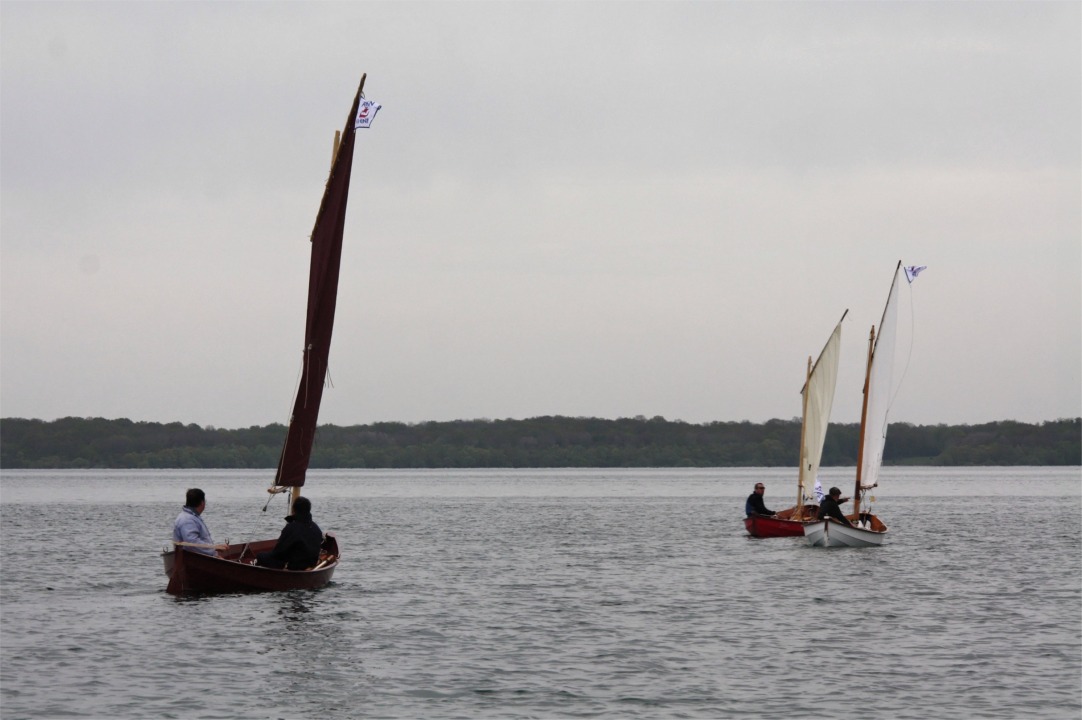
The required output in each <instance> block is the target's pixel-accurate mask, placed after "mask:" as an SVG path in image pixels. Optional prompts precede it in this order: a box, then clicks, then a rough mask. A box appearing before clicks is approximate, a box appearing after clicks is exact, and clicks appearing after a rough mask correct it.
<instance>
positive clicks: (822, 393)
mask: <svg viewBox="0 0 1082 720" xmlns="http://www.w3.org/2000/svg"><path fill="white" fill-rule="evenodd" d="M848 313H849V311H848V310H846V311H845V312H844V313H842V317H841V320H838V324H837V325H836V326H835V327H834V332H832V333H831V334H830V337H829V338H828V339H827V342H826V345H824V346H823V349H822V350H821V351H820V353H819V357H818V359H816V361H815V363H814V364H812V359H811V357H810V356H809V357H808V370H807V375H806V377H805V380H804V387H803V388H801V389H800V394H801V395H802V396H803V398H804V401H803V413H802V419H801V423H800V470H799V471H798V472H797V481H796V505H794V506H793V507H791V508H787V509H785V510H781V511H779V512H778V513H777V514H776V515H775V516H774V517H769V516H766V515H751V516H748V517H746V518H745V519H744V527H745V528H746V529H747V531H748V534H749V535H751V536H752V537H759V538H771V537H799V536H801V535H803V534H804V524H805V523H807V522H811V521H814V520H815V519H816V517H817V516H818V511H819V507H818V505H815V504H814V503H812V502H811V497H810V492H811V489H812V488H814V487H815V478H816V476H817V475H818V473H819V461H820V460H821V459H822V457H823V443H825V442H826V437H827V426H828V425H829V423H830V409H831V406H832V405H833V404H834V387H835V386H836V385H837V381H838V358H839V357H840V355H841V352H840V349H839V348H840V347H841V340H842V321H843V320H845V316H846V315H847V314H848Z"/></svg>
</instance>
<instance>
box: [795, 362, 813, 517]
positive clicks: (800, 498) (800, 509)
mask: <svg viewBox="0 0 1082 720" xmlns="http://www.w3.org/2000/svg"><path fill="white" fill-rule="evenodd" d="M811 374H812V358H811V355H809V356H808V374H807V376H806V377H805V379H804V390H803V391H802V392H801V393H800V394H801V395H802V396H803V397H804V402H803V406H804V407H803V410H802V412H803V413H804V414H803V417H801V418H800V470H799V471H798V473H797V480H796V509H797V513H796V516H795V518H796V519H797V520H800V519H803V517H804V466H805V465H807V464H808V458H807V457H805V453H807V452H808V448H807V445H806V441H805V439H804V438H805V436H806V435H807V427H808V386H809V385H810V384H811Z"/></svg>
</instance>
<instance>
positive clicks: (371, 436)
mask: <svg viewBox="0 0 1082 720" xmlns="http://www.w3.org/2000/svg"><path fill="white" fill-rule="evenodd" d="M857 435H858V425H857V424H856V423H850V424H837V423H831V425H830V429H829V431H828V432H827V439H826V445H825V447H824V449H823V460H822V464H823V465H824V466H849V465H855V464H856V453H857ZM284 437H285V426H283V425H281V424H272V425H266V426H262V427H259V426H253V427H250V428H244V429H236V430H225V429H219V428H214V427H209V426H208V427H200V426H199V425H192V424H189V425H184V424H182V423H179V422H174V423H164V424H163V423H154V422H133V421H131V420H127V419H116V420H107V419H103V418H75V417H68V418H62V419H59V420H52V421H44V420H28V419H23V418H2V419H0V468H5V469H33V468H253V469H254V468H273V467H274V466H275V464H276V463H277V461H278V454H279V452H280V451H281V447H282V440H283V438H284ZM799 448H800V420H799V419H798V418H794V419H792V420H768V421H767V422H765V423H751V422H710V423H702V424H692V423H686V422H682V421H680V420H666V419H665V418H663V417H653V418H646V417H643V416H638V417H634V418H620V419H617V420H606V419H600V418H582V417H559V416H548V417H536V418H530V419H526V420H455V421H450V422H422V423H397V422H380V423H372V424H369V425H352V426H348V427H343V426H337V425H322V426H320V427H319V429H318V434H317V436H316V444H315V450H314V452H313V455H312V462H311V467H313V468H322V469H331V468H467V467H538V468H550V467H785V466H794V465H796V457H797V454H798V453H799ZM884 464H886V465H942V466H966V465H1001V466H1010V465H1036V466H1042V465H1049V466H1050V465H1082V418H1073V419H1060V420H1054V421H1048V422H1042V423H1034V424H1029V423H1021V422H1015V421H1012V420H1006V421H1001V422H991V423H984V424H981V425H910V424H907V423H894V424H892V425H891V428H890V442H889V443H887V447H886V457H885V459H884Z"/></svg>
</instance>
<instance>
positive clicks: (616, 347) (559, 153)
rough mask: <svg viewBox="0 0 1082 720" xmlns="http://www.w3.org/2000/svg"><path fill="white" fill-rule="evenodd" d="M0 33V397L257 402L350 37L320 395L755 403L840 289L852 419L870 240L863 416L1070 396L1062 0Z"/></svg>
mask: <svg viewBox="0 0 1082 720" xmlns="http://www.w3.org/2000/svg"><path fill="white" fill-rule="evenodd" d="M0 33H2V37H0V41H2V42H0V46H2V50H0V53H2V55H0V72H2V85H0V93H2V95H0V170H2V174H0V190H2V202H0V241H2V246H0V248H2V258H0V259H2V264H0V271H2V276H0V280H2V285H0V293H2V296H0V301H2V306H0V309H2V315H0V320H2V325H0V372H2V382H0V393H2V394H0V413H2V415H3V416H4V417H32V418H41V419H46V420H51V419H55V418H58V417H64V416H69V415H74V416H95V417H97V416H100V417H106V418H120V417H125V418H130V419H132V420H149V421H159V422H172V421H180V422H184V423H198V424H200V425H214V426H217V427H227V428H235V427H247V426H249V425H264V424H267V423H272V422H283V423H284V422H287V421H288V418H289V411H290V407H291V405H292V401H293V392H294V390H295V385H296V382H297V379H298V376H299V372H300V362H301V346H302V341H303V330H304V313H305V309H304V303H305V293H306V283H307V273H308V270H307V262H308V252H309V245H308V240H307V237H308V233H309V232H310V231H311V227H312V223H313V221H314V219H315V214H316V210H317V208H318V205H319V199H320V195H321V193H322V190H323V182H324V180H325V178H326V173H327V170H328V167H329V163H330V155H331V144H332V140H333V136H334V131H335V130H336V129H338V128H341V127H342V125H343V124H344V122H345V120H346V114H347V112H348V110H349V106H350V102H351V100H352V98H353V93H354V91H355V89H356V87H357V83H358V81H359V79H360V76H361V74H362V73H367V74H368V79H367V82H366V84H365V91H366V92H365V94H366V96H367V97H369V98H371V99H374V100H376V101H378V102H380V103H382V105H383V109H382V110H381V111H380V113H379V115H378V117H377V119H376V121H375V123H374V125H373V127H372V129H371V130H364V131H361V132H359V133H358V142H357V151H356V156H355V159H354V175H353V178H354V180H353V187H352V191H351V198H350V200H351V202H350V207H349V216H348V223H347V231H346V240H345V249H344V251H343V264H342V277H341V283H340V288H339V304H338V317H337V325H336V335H335V339H334V343H333V346H332V350H331V378H332V380H333V386H334V387H333V389H331V390H329V391H328V392H327V393H326V394H325V395H324V399H323V411H322V414H321V416H320V422H326V423H336V424H347V425H348V424H358V423H368V422H373V421H381V420H397V421H406V422H420V421H425V420H451V419H472V418H492V419H501V418H527V417H533V416H538V415H571V416H595V417H604V418H617V417H631V416H636V415H645V416H647V417H652V416H655V415H662V416H664V417H666V418H668V419H680V420H685V421H688V422H694V423H701V422H708V421H713V420H722V421H729V420H737V421H739V420H750V421H752V422H762V421H765V420H768V419H770V418H786V419H788V418H793V417H797V416H799V415H800V409H801V403H800V395H799V391H800V388H801V385H802V384H803V381H804V372H805V367H806V363H807V358H808V356H809V355H816V354H818V352H819V350H820V349H821V348H822V346H823V344H824V343H825V342H826V339H827V337H828V336H829V334H830V332H831V331H832V330H833V327H834V325H835V323H836V322H837V321H838V318H839V317H841V315H842V312H843V311H844V310H846V309H847V308H848V309H849V315H848V317H847V318H846V321H845V323H844V326H843V327H844V330H843V350H842V359H841V372H840V376H839V381H838V390H837V395H836V398H835V405H834V415H833V419H834V420H835V421H839V422H856V421H858V420H859V417H860V403H861V386H862V383H863V372H864V363H865V354H866V350H867V337H868V331H869V330H870V328H871V326H872V325H873V324H877V323H878V322H879V316H880V314H881V312H882V309H883V303H884V301H885V299H886V295H887V291H888V289H889V284H890V279H891V272H892V271H893V269H894V266H895V264H896V263H897V261H898V260H902V261H903V262H904V263H905V264H907V265H908V264H920V265H927V266H928V269H927V271H925V272H924V273H923V274H922V275H921V276H920V277H919V278H918V279H917V280H916V282H915V283H914V284H913V285H912V286H906V287H903V288H902V294H901V310H900V318H899V320H900V321H899V325H900V328H901V330H902V335H901V338H900V340H899V352H898V355H899V357H898V365H897V367H898V371H897V373H896V375H901V374H902V370H903V369H905V374H904V378H900V379H901V381H902V382H901V387H900V390H899V392H898V395H897V400H896V402H895V405H894V408H893V411H892V419H893V420H895V421H907V422H912V423H918V424H935V423H952V424H953V423H979V422H985V421H991V420H1006V419H1014V420H1020V421H1026V422H1036V421H1042V420H1052V419H1056V418H1061V417H1076V416H1078V415H1079V414H1080V413H1082V390H1080V387H1082V280H1080V278H1082V169H1080V166H1082V142H1080V139H1082V130H1080V128H1082V4H1080V3H1078V2H1053V3H1040V2H1025V3H1022V2H1018V3H1011V2H1005V3H983V2H982V3H971V2H964V3H963V2H957V3H947V2H934V3H919V2H914V3H890V2H868V3H842V2H833V3H815V2H802V3H794V4H789V3H783V2H770V3H736V2H733V3H713V2H697V3H690V2H664V3H660V2H659V3H652V2H635V3H624V2H605V3H590V2H574V3H572V2H547V3H528V2H514V3H487V2H472V3H464V2H447V3H409V2H401V3H387V4H384V3H375V2H372V3H345V4H337V3H314V4H308V3H263V2H259V3H253V2H247V3H237V4H229V3H209V2H202V3H196V2H176V3H151V2H139V3H136V2H132V3H117V4H114V3H106V2H93V3H86V2H78V3H60V2H44V3H39V2H33V3H23V2H11V1H9V0H4V2H2V3H0ZM911 340H912V342H910V341H911ZM910 349H911V350H910ZM896 379H898V378H896Z"/></svg>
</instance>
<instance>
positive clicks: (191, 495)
mask: <svg viewBox="0 0 1082 720" xmlns="http://www.w3.org/2000/svg"><path fill="white" fill-rule="evenodd" d="M206 505H207V494H206V493H203V492H202V490H201V489H199V488H198V487H189V488H188V492H187V494H186V495H185V496H184V507H185V508H192V509H193V510H195V511H196V512H197V513H200V512H202V510H203V507H206Z"/></svg>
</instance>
